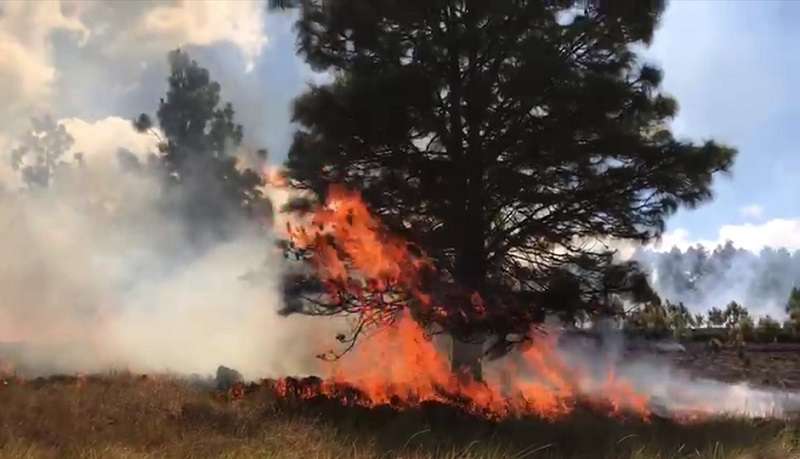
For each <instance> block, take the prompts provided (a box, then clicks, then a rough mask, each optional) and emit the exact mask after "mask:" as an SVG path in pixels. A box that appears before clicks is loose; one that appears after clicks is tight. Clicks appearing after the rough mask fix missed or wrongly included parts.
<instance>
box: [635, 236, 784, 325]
mask: <svg viewBox="0 0 800 459" xmlns="http://www.w3.org/2000/svg"><path fill="white" fill-rule="evenodd" d="M634 258H635V259H637V260H639V261H640V262H642V264H643V266H644V267H645V268H646V269H647V270H648V271H649V273H650V279H651V282H652V284H653V286H654V288H655V289H656V291H657V292H658V293H659V295H661V296H662V297H663V298H665V299H668V300H670V301H673V302H679V301H680V302H683V303H684V304H685V305H686V306H687V307H688V308H689V309H690V310H692V311H694V312H706V311H708V310H709V309H710V308H712V307H720V308H724V306H725V305H726V304H728V303H729V302H731V301H736V302H738V303H740V304H743V305H744V306H746V307H747V308H748V309H749V310H750V311H751V312H752V313H754V314H756V315H758V316H763V315H767V314H769V315H771V316H772V317H776V318H782V317H785V315H786V314H785V312H784V306H785V304H786V301H787V299H788V297H789V292H790V291H791V289H792V288H793V287H795V286H798V285H800V251H795V252H789V251H788V250H787V249H783V248H781V249H773V248H764V249H762V250H760V251H759V252H752V251H749V250H745V249H741V248H736V247H735V246H734V245H733V243H730V242H729V243H727V244H725V245H720V246H717V247H716V248H715V249H713V250H711V251H709V250H707V249H705V248H704V247H703V246H701V245H697V246H695V247H690V248H688V249H686V250H680V249H678V248H673V249H672V250H671V251H669V252H657V251H653V250H650V249H642V250H639V251H638V252H637V253H636V254H635V255H634Z"/></svg>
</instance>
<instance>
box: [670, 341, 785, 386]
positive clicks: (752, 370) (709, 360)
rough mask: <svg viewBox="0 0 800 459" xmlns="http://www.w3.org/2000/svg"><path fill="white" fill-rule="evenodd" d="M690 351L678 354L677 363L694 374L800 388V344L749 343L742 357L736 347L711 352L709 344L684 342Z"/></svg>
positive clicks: (756, 383) (718, 378)
mask: <svg viewBox="0 0 800 459" xmlns="http://www.w3.org/2000/svg"><path fill="white" fill-rule="evenodd" d="M684 345H685V346H686V352H684V353H675V354H674V355H673V360H674V362H675V364H676V365H677V366H678V367H680V368H684V369H686V370H688V371H690V372H691V373H693V374H696V375H699V376H704V377H708V378H713V379H717V380H720V381H725V382H748V383H750V384H752V385H755V386H762V387H773V388H777V389H789V390H800V344H797V343H791V344H790V343H785V344H784V343H775V344H747V345H746V347H745V350H744V353H743V356H740V355H739V354H738V352H737V350H736V349H735V348H734V347H730V346H728V347H724V348H722V349H721V350H720V351H719V352H710V351H708V350H707V349H706V345H705V343H700V342H690V343H684Z"/></svg>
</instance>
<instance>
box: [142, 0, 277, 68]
mask: <svg viewBox="0 0 800 459" xmlns="http://www.w3.org/2000/svg"><path fill="white" fill-rule="evenodd" d="M265 8H266V6H265V4H264V2H262V1H258V0H238V1H206V0H200V1H188V0H181V1H179V2H177V3H176V4H174V5H162V6H158V7H156V8H153V9H152V10H150V11H148V12H147V13H146V14H145V15H144V16H142V18H141V20H140V22H139V23H138V25H137V26H135V27H134V29H133V30H132V33H131V35H130V36H129V38H131V39H135V40H137V41H136V44H137V45H141V44H148V43H149V44H153V43H157V44H159V45H161V44H164V45H165V46H166V48H167V49H169V48H174V47H176V46H182V45H199V46H208V45H213V44H217V43H222V42H228V43H232V44H233V45H235V46H236V47H237V48H239V50H240V52H241V53H242V55H243V56H244V58H245V61H246V62H247V66H248V69H252V68H253V65H254V61H255V59H256V58H257V57H258V56H259V55H260V54H261V51H262V50H263V49H264V46H265V45H266V44H267V41H268V39H267V35H266V32H265V30H264V20H265ZM140 40H146V41H144V42H141V41H140ZM131 44H132V43H131ZM165 46H159V47H160V48H161V49H162V50H163V49H164V48H165Z"/></svg>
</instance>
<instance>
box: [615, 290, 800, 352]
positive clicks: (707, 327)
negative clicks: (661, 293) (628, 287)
mask: <svg viewBox="0 0 800 459" xmlns="http://www.w3.org/2000/svg"><path fill="white" fill-rule="evenodd" d="M784 310H785V312H786V314H787V319H786V320H784V321H783V322H780V321H778V320H777V319H775V318H773V317H772V316H770V315H769V314H767V315H763V316H760V317H758V318H756V317H754V316H753V315H751V313H750V311H749V310H748V308H747V307H745V306H743V305H742V304H739V303H737V302H736V301H731V302H730V303H728V304H727V305H726V306H725V307H724V308H720V307H712V308H711V309H709V310H708V312H707V313H705V314H702V313H697V314H692V313H691V312H690V311H689V309H688V308H687V307H686V306H685V305H684V304H683V303H673V302H670V301H669V300H667V301H664V302H649V303H645V304H642V305H639V306H637V307H635V308H633V309H632V310H630V311H627V313H626V314H625V317H624V319H623V326H624V328H625V330H626V331H627V332H629V333H633V334H638V335H644V336H645V337H649V338H663V337H669V336H671V337H674V338H677V339H704V338H724V339H726V340H729V341H731V342H746V341H756V342H774V341H797V340H800V288H797V287H794V288H792V290H791V293H790V294H789V298H788V300H787V301H786V304H785V305H784Z"/></svg>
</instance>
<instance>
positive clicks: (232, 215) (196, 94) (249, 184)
mask: <svg viewBox="0 0 800 459" xmlns="http://www.w3.org/2000/svg"><path fill="white" fill-rule="evenodd" d="M168 58H169V65H170V75H169V78H168V82H169V88H168V90H167V94H166V98H162V99H161V102H160V104H159V107H158V124H159V128H160V131H161V132H162V133H163V137H161V135H159V134H158V133H155V131H153V122H152V120H151V119H150V117H149V116H148V115H146V114H142V115H140V116H139V117H138V118H137V119H136V120H134V122H133V124H134V127H136V129H137V130H139V131H140V132H145V131H150V132H154V135H156V136H158V137H159V139H160V144H159V150H160V155H159V159H160V160H161V161H160V163H161V165H162V166H163V168H164V172H165V176H166V179H167V184H168V187H167V197H168V199H169V201H170V202H169V206H170V209H171V210H172V211H174V212H178V213H180V214H181V215H182V216H184V217H185V218H186V219H187V222H188V225H187V227H188V228H190V229H191V230H190V231H191V234H190V237H192V238H194V239H197V240H198V241H208V240H214V239H218V238H224V237H225V236H226V235H227V234H229V232H230V231H231V229H232V226H233V225H234V224H235V220H236V219H237V218H240V217H242V216H247V215H253V213H254V212H271V210H270V208H269V203H268V201H266V199H265V198H264V197H263V196H262V193H261V186H262V185H263V179H262V177H261V176H260V175H259V173H257V172H255V171H253V170H251V169H247V168H242V167H239V164H238V163H237V158H236V156H235V155H234V153H235V151H236V149H237V148H238V147H239V146H240V144H241V142H242V136H243V129H242V126H241V125H240V124H237V123H236V122H235V119H234V114H235V113H234V109H233V106H232V105H231V104H230V103H225V104H222V103H221V100H220V99H221V98H220V90H221V88H220V85H219V83H217V82H216V81H213V80H212V79H211V77H210V75H209V72H208V70H207V69H205V68H203V67H201V66H200V65H199V64H198V63H197V62H195V61H194V60H192V59H190V57H189V56H188V54H187V53H186V52H183V51H181V50H175V51H173V52H171V53H169V55H168Z"/></svg>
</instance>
